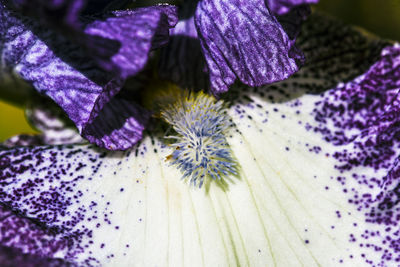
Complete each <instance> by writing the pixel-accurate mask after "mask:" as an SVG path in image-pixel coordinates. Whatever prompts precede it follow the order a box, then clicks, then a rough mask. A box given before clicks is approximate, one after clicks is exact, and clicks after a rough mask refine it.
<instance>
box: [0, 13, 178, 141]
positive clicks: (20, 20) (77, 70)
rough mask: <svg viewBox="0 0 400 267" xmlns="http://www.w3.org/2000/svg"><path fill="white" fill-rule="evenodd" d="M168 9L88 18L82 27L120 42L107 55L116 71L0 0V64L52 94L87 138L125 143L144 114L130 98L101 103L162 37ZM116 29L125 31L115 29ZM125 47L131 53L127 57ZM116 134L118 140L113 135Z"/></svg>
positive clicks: (136, 133) (133, 136)
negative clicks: (106, 68) (114, 52)
mask: <svg viewBox="0 0 400 267" xmlns="http://www.w3.org/2000/svg"><path fill="white" fill-rule="evenodd" d="M170 13H171V14H173V13H174V9H173V8H171V7H169V6H157V7H154V8H144V9H138V10H136V11H123V12H117V13H114V15H113V17H111V18H108V19H106V20H104V21H101V22H93V23H92V24H88V26H87V28H86V30H87V31H88V33H90V34H91V35H92V36H101V37H107V38H108V37H110V38H111V37H112V36H113V34H115V35H116V36H118V38H121V42H122V41H123V42H124V45H123V46H122V47H121V49H120V50H121V54H119V55H118V56H115V57H112V60H113V62H115V64H116V65H118V66H120V67H121V68H120V69H119V70H120V73H119V74H120V75H117V76H115V75H114V73H110V72H106V71H104V70H103V69H101V68H99V67H98V66H97V64H96V62H95V61H93V60H91V59H90V58H89V57H87V56H86V53H85V50H83V49H82V48H81V47H79V46H77V45H74V44H72V43H70V42H68V40H66V39H65V38H63V37H62V36H60V35H56V34H54V32H52V31H48V30H47V31H45V30H43V29H42V28H41V27H40V25H38V24H37V23H35V22H34V21H32V20H30V19H28V18H24V17H18V15H16V14H15V13H13V12H11V11H9V10H7V9H6V8H4V7H3V6H0V22H1V25H0V30H1V33H2V37H1V38H0V41H1V45H2V51H1V58H2V66H1V69H2V71H3V72H5V73H12V72H16V73H17V74H19V75H20V76H21V77H22V78H23V79H24V80H26V81H28V82H30V83H31V84H33V86H34V87H35V88H36V89H37V90H38V91H39V92H40V93H42V94H46V95H48V96H49V97H50V98H52V99H53V100H54V101H55V102H56V103H57V104H58V105H60V106H61V107H62V108H63V109H64V110H65V112H66V113H67V114H68V116H69V118H70V119H71V120H72V121H73V122H74V123H75V124H76V126H77V128H78V130H79V132H80V133H81V134H82V135H83V136H84V137H86V138H88V139H89V140H90V141H91V142H94V143H96V144H98V145H100V146H103V147H107V148H112V149H127V148H128V147H130V146H132V145H133V144H134V143H136V142H137V141H138V140H139V139H140V138H141V131H142V130H143V129H144V124H145V123H146V120H147V118H148V115H149V114H148V113H146V112H145V111H143V110H142V109H140V108H139V107H138V106H137V105H136V104H134V103H133V102H129V101H123V104H122V105H118V104H110V106H112V108H109V107H108V106H107V105H106V104H107V103H108V102H110V101H111V99H112V98H113V97H114V96H115V95H116V94H117V93H118V92H119V91H120V89H121V87H122V85H123V84H124V79H121V76H122V77H123V78H125V77H126V76H129V75H133V74H135V73H137V72H139V71H140V70H141V69H142V68H143V67H144V65H145V64H146V61H147V57H148V55H149V52H150V50H151V49H152V47H153V46H159V45H160V44H161V43H163V42H165V40H166V38H167V37H168V28H169V25H171V24H170V23H174V19H173V18H172V19H171V17H168V16H167V15H169V14H170ZM156 15H158V16H156ZM149 18H152V19H149ZM118 22H122V24H123V26H121V25H119V24H118ZM130 22H131V24H130ZM135 26H136V27H135ZM108 27H109V28H108ZM121 29H123V30H124V31H123V32H120V30H121ZM125 37H126V39H124V40H122V39H123V38H125ZM130 53H134V54H135V55H132V57H129V56H128V55H129V54H130ZM116 65H115V66H116ZM115 101H116V102H115V103H117V102H118V101H120V100H115ZM139 114H140V116H139ZM101 116H106V118H107V122H102V117H101ZM136 116H138V117H136ZM110 118H113V119H110ZM99 125H101V126H99ZM105 125H106V127H105V128H104V127H103V126H105ZM100 130H101V131H100ZM96 131H99V132H96ZM107 135H112V136H113V137H110V136H107ZM118 136H120V137H121V138H123V141H119V140H117V137H118ZM113 142H116V143H113ZM122 144H123V145H122Z"/></svg>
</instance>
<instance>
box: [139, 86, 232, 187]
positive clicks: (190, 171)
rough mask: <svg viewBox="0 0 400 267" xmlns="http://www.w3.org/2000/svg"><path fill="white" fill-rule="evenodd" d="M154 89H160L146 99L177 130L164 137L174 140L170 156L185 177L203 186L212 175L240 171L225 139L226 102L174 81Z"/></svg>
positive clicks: (227, 121)
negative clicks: (189, 89)
mask: <svg viewBox="0 0 400 267" xmlns="http://www.w3.org/2000/svg"><path fill="white" fill-rule="evenodd" d="M160 85H161V84H160ZM153 88H157V89H155V90H152V96H151V97H150V98H148V97H145V99H146V100H147V101H151V102H150V103H151V106H152V107H153V110H155V111H156V112H157V113H158V115H160V117H161V118H162V119H163V120H164V121H165V122H167V123H168V124H169V125H171V126H172V128H173V130H174V131H175V134H174V135H169V136H166V137H165V138H167V139H172V140H174V142H173V143H172V144H171V146H172V147H173V148H174V151H173V152H172V154H171V155H170V156H168V159H170V160H171V165H173V166H176V167H177V168H178V169H179V170H180V171H181V172H182V174H183V177H182V179H188V180H190V183H192V184H193V185H194V186H196V185H198V186H199V187H201V186H202V185H203V183H204V181H206V180H207V179H209V178H211V179H213V180H221V179H223V178H224V177H225V176H228V175H230V174H233V175H235V174H237V171H236V168H237V164H236V162H235V160H234V158H233V156H232V152H231V149H230V147H229V145H228V143H227V140H226V138H225V135H226V133H227V131H228V129H229V127H230V126H231V123H230V121H229V117H228V115H227V114H226V109H225V107H224V103H223V101H222V100H219V101H217V100H216V99H215V98H214V97H213V96H211V95H208V94H205V93H203V92H197V93H193V92H192V93H189V92H187V91H184V90H182V89H180V88H178V87H176V86H174V85H171V84H165V83H164V86H162V87H159V86H155V87H153ZM148 103H149V102H148Z"/></svg>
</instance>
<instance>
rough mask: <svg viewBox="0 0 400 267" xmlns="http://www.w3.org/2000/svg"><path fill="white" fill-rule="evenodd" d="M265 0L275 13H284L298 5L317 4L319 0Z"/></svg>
mask: <svg viewBox="0 0 400 267" xmlns="http://www.w3.org/2000/svg"><path fill="white" fill-rule="evenodd" d="M265 2H266V4H267V6H268V8H269V10H271V11H272V12H273V13H274V14H277V15H284V14H286V13H289V12H290V10H291V9H293V8H295V7H296V6H301V5H307V4H317V3H318V2H319V0H265Z"/></svg>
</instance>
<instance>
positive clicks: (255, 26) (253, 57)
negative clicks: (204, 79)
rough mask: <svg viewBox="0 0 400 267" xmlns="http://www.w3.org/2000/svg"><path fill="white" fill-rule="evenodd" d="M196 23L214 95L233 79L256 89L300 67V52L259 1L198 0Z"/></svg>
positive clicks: (224, 88)
mask: <svg viewBox="0 0 400 267" xmlns="http://www.w3.org/2000/svg"><path fill="white" fill-rule="evenodd" d="M195 24H196V27H197V30H198V34H199V39H200V43H201V46H202V48H203V53H204V56H205V58H206V61H207V65H208V69H209V75H210V81H211V89H212V91H213V92H214V93H222V92H225V91H227V90H228V88H229V86H230V85H232V84H233V83H234V82H235V81H236V80H239V81H241V82H242V83H244V84H247V85H250V86H259V85H263V84H269V83H273V82H276V81H280V80H283V79H286V78H288V77H289V76H290V75H292V74H293V73H295V72H296V71H297V70H298V69H299V64H301V62H298V59H299V58H300V59H301V58H302V55H301V53H299V51H298V50H297V49H296V48H295V47H294V46H293V41H292V40H291V39H290V38H289V36H288V34H287V33H286V32H285V31H284V29H283V28H282V26H281V25H280V23H279V22H278V20H277V19H276V18H275V17H274V16H273V14H271V13H270V11H269V10H268V8H267V7H266V6H265V4H264V1H262V0H251V1H242V0H235V1H227V0H224V1H212V0H203V1H200V2H199V4H198V6H197V9H196V14H195Z"/></svg>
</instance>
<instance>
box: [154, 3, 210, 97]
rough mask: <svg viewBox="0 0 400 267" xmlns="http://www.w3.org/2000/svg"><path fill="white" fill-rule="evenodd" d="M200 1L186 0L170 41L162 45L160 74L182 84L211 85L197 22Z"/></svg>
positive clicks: (194, 88) (192, 86) (196, 88)
mask: <svg viewBox="0 0 400 267" xmlns="http://www.w3.org/2000/svg"><path fill="white" fill-rule="evenodd" d="M196 6H197V2H196V1H186V2H185V3H184V5H183V6H182V7H181V8H180V9H179V16H180V20H179V22H178V24H176V26H175V28H173V29H172V30H171V31H170V34H171V37H170V41H169V43H168V45H167V46H166V47H164V48H162V49H161V56H160V61H159V75H160V77H161V78H163V79H168V80H171V81H173V82H175V83H177V84H179V85H180V86H181V87H182V88H186V89H192V90H200V89H203V90H207V89H209V87H210V86H209V76H208V69H207V64H206V62H205V59H204V56H203V52H202V50H201V46H200V41H199V40H198V38H197V29H196V26H195V25H194V11H195V8H196Z"/></svg>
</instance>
